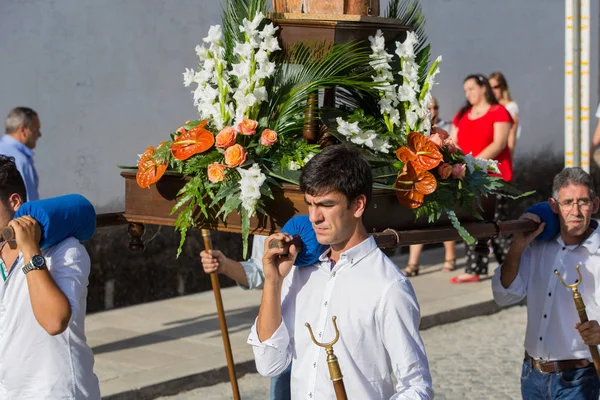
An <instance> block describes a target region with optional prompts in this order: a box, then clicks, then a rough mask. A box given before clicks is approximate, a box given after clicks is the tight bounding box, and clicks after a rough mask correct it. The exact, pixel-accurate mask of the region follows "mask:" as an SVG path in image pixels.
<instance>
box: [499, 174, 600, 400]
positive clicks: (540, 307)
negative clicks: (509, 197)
mask: <svg viewBox="0 0 600 400" xmlns="http://www.w3.org/2000/svg"><path fill="white" fill-rule="evenodd" d="M552 196H553V197H552V198H550V199H549V200H548V202H549V203H550V207H551V209H552V211H553V212H554V213H556V214H558V219H559V223H560V233H559V234H558V235H557V236H556V237H555V238H554V239H552V240H549V241H540V240H538V241H534V239H535V238H536V237H537V236H538V235H539V234H540V233H541V232H542V230H543V229H544V223H542V224H540V226H539V228H538V229H537V230H536V231H535V232H531V233H527V234H523V233H517V234H515V235H514V239H513V243H512V245H511V247H510V249H509V251H508V254H507V256H506V259H505V262H504V264H503V265H502V266H500V267H498V269H496V272H495V275H494V277H493V280H492V289H493V291H494V299H495V300H496V303H498V304H499V305H509V304H514V303H517V302H519V301H521V300H523V299H524V298H527V331H526V334H525V360H524V362H523V369H522V373H521V393H522V396H523V398H524V399H559V398H560V399H584V400H585V399H594V400H597V399H598V395H599V390H600V389H599V388H600V382H599V380H598V377H597V375H596V371H595V370H594V365H593V364H592V362H591V355H590V352H589V348H588V346H589V345H593V346H597V345H599V344H600V326H599V325H598V322H597V320H598V318H600V306H599V304H600V287H599V286H598V282H600V251H599V250H600V230H599V228H598V224H597V223H596V221H593V220H592V215H593V214H594V213H595V212H597V211H598V205H599V203H600V200H599V199H598V197H597V196H596V194H595V191H594V182H593V181H592V178H591V176H590V175H589V174H588V173H587V172H585V171H583V170H582V169H581V168H565V169H564V170H563V171H562V172H560V173H559V174H558V175H556V177H555V178H554V184H553V187H552ZM522 218H527V219H532V220H534V221H536V222H540V218H539V217H538V216H537V215H533V214H524V215H523V216H522ZM576 265H579V266H580V269H581V274H582V276H583V278H582V282H581V284H580V285H579V287H578V289H579V291H580V292H581V295H582V297H583V300H584V302H585V304H586V308H587V313H588V317H589V319H590V321H589V322H586V323H584V324H580V323H579V316H578V314H577V310H576V309H575V304H574V302H573V295H572V291H571V290H570V289H568V288H566V287H564V286H563V285H562V284H561V283H560V281H559V279H558V277H557V276H556V275H555V274H554V270H557V271H558V272H559V273H560V275H561V276H562V278H563V279H564V281H565V282H569V283H574V282H575V281H576V280H577V272H576V269H575V266H576Z"/></svg>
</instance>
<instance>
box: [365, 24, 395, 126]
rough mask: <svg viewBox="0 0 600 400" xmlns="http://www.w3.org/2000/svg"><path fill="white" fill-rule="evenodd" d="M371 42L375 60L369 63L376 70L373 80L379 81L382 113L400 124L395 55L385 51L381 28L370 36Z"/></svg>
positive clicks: (389, 119) (371, 56)
mask: <svg viewBox="0 0 600 400" xmlns="http://www.w3.org/2000/svg"><path fill="white" fill-rule="evenodd" d="M369 42H371V50H372V51H373V54H371V55H370V56H369V57H370V58H371V59H373V61H371V62H370V63H369V65H371V67H372V68H373V69H374V70H375V75H374V76H373V81H374V82H378V83H379V86H377V89H379V91H380V92H381V96H380V99H379V108H380V109H381V114H383V116H384V118H385V119H386V121H389V123H390V124H392V126H393V125H396V126H400V111H399V110H398V104H399V103H400V101H399V99H398V96H397V94H396V86H397V85H396V84H395V83H394V74H393V73H392V66H391V65H390V61H392V58H393V56H392V55H391V54H389V53H388V52H387V51H385V38H384V37H383V32H381V30H380V29H378V30H377V33H376V34H375V36H374V37H373V36H369ZM388 128H391V127H388Z"/></svg>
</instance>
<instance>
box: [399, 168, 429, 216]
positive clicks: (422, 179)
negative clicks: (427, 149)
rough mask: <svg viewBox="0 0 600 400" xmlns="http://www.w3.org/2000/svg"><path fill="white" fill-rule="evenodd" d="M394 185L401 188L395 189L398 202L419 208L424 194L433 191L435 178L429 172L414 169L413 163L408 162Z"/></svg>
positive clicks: (405, 205)
mask: <svg viewBox="0 0 600 400" xmlns="http://www.w3.org/2000/svg"><path fill="white" fill-rule="evenodd" d="M394 187H396V188H398V189H403V190H402V191H396V197H398V201H399V202H400V204H402V205H403V206H404V207H408V208H419V207H421V206H422V205H423V201H424V198H425V195H426V194H431V193H433V192H434V191H435V189H436V188H437V180H436V179H435V176H433V174H432V173H431V172H429V171H419V170H416V169H415V167H414V166H413V163H411V162H409V163H407V164H406V165H405V166H404V170H403V171H402V173H400V175H398V179H396V184H395V185H394Z"/></svg>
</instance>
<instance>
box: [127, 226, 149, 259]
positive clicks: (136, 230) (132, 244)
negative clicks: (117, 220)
mask: <svg viewBox="0 0 600 400" xmlns="http://www.w3.org/2000/svg"><path fill="white" fill-rule="evenodd" d="M145 232H146V227H145V226H144V224H140V223H137V222H130V223H129V225H128V226H127V233H129V238H130V239H129V246H128V248H129V250H131V251H136V252H140V251H144V250H145V249H146V244H145V243H144V241H143V240H142V236H144V233H145Z"/></svg>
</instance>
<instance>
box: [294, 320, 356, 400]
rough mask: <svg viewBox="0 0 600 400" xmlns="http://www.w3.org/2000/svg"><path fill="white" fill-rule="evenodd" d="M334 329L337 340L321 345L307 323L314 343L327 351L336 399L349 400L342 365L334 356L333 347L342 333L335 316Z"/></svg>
mask: <svg viewBox="0 0 600 400" xmlns="http://www.w3.org/2000/svg"><path fill="white" fill-rule="evenodd" d="M331 319H332V320H333V327H334V329H335V338H334V339H333V340H332V341H331V342H329V343H320V342H317V340H316V339H315V335H313V331H312V329H311V327H310V324H309V323H308V322H307V323H306V324H304V325H306V327H307V328H308V332H310V337H311V339H312V341H313V342H314V343H315V344H316V345H317V346H319V347H324V348H325V351H327V366H328V367H329V377H330V378H331V381H332V382H333V390H335V398H336V399H337V400H348V397H347V396H346V388H345V387H344V380H343V376H342V370H341V369H340V365H339V364H338V360H337V357H336V356H335V354H333V345H334V344H335V343H336V342H337V341H338V339H339V338H340V331H339V330H338V327H337V324H336V323H335V320H336V319H337V317H336V316H335V315H334V316H333V318H331Z"/></svg>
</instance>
